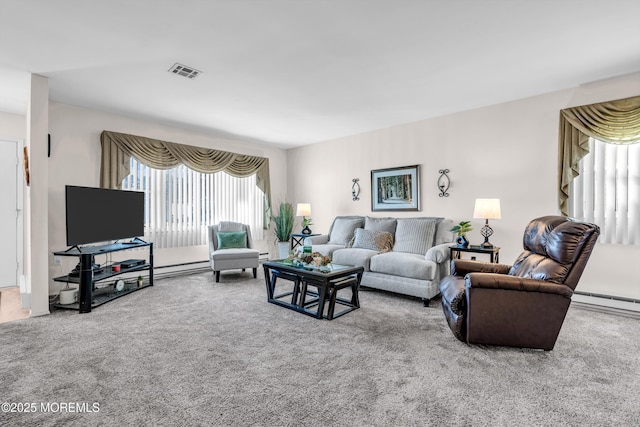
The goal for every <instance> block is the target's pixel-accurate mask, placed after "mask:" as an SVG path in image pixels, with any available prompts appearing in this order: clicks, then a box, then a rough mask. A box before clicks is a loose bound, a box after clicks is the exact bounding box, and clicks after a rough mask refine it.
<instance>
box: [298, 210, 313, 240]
mask: <svg viewBox="0 0 640 427" xmlns="http://www.w3.org/2000/svg"><path fill="white" fill-rule="evenodd" d="M296 216H301V217H302V227H303V229H302V234H311V229H310V228H309V226H310V225H311V218H307V217H308V216H311V204H310V203H298V206H297V208H296Z"/></svg>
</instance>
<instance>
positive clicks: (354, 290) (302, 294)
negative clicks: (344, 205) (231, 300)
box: [262, 260, 364, 320]
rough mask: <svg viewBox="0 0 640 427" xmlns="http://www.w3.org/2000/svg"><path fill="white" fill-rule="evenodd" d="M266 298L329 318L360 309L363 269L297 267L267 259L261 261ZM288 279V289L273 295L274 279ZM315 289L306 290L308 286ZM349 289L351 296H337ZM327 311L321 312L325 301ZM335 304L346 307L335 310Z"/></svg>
mask: <svg viewBox="0 0 640 427" xmlns="http://www.w3.org/2000/svg"><path fill="white" fill-rule="evenodd" d="M262 265H263V267H264V281H265V285H266V287H267V301H269V302H270V303H272V304H276V305H279V306H282V307H286V308H289V309H291V310H294V311H297V312H300V313H304V314H306V315H308V316H312V317H315V318H317V319H322V318H324V319H327V320H333V319H335V318H336V317H340V316H342V315H343V314H346V313H349V312H351V311H353V310H356V309H358V308H360V299H359V298H358V290H359V288H360V280H361V279H362V273H363V272H364V268H362V267H353V266H348V265H337V264H330V265H329V266H326V267H311V266H298V265H294V264H292V263H291V261H288V260H278V261H267V262H264V263H263V264H262ZM278 279H283V280H287V281H289V282H291V283H292V284H293V287H292V288H291V291H288V290H287V292H282V293H280V294H278V295H274V293H275V291H276V282H277V280H278ZM310 287H311V288H314V289H315V290H310V289H309V288H310ZM347 288H349V289H351V298H350V299H345V298H338V291H340V290H342V289H347ZM326 301H328V306H327V313H326V314H324V310H325V302H326ZM336 303H338V304H340V305H341V306H344V307H346V308H345V309H344V310H342V311H340V312H338V313H336V312H335V308H336Z"/></svg>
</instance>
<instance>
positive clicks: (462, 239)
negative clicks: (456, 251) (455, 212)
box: [450, 221, 473, 248]
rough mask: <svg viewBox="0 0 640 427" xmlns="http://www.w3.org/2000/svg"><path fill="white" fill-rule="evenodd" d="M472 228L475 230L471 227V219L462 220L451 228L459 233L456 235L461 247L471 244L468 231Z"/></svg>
mask: <svg viewBox="0 0 640 427" xmlns="http://www.w3.org/2000/svg"><path fill="white" fill-rule="evenodd" d="M471 230H473V228H472V227H471V221H461V222H460V223H459V224H458V225H454V226H453V227H452V228H451V230H450V231H451V232H453V233H456V234H457V235H458V237H456V243H457V245H458V247H459V248H466V247H467V246H469V241H468V240H467V233H468V232H469V231H471Z"/></svg>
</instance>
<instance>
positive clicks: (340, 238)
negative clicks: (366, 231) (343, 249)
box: [329, 218, 362, 246]
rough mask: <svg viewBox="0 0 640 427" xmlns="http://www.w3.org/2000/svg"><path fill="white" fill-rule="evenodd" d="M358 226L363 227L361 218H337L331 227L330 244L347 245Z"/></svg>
mask: <svg viewBox="0 0 640 427" xmlns="http://www.w3.org/2000/svg"><path fill="white" fill-rule="evenodd" d="M358 227H362V219H360V218H336V219H335V221H334V222H333V227H332V228H331V236H329V244H330V245H344V246H347V244H349V242H350V241H351V239H352V238H353V233H355V231H356V228H358Z"/></svg>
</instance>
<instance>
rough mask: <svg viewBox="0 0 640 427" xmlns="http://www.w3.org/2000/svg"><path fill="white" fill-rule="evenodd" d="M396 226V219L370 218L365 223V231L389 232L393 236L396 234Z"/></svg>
mask: <svg viewBox="0 0 640 427" xmlns="http://www.w3.org/2000/svg"><path fill="white" fill-rule="evenodd" d="M396 224H397V219H396V218H371V217H369V216H368V217H366V218H365V221H364V229H365V230H371V231H388V232H389V233H391V234H395V233H396Z"/></svg>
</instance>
